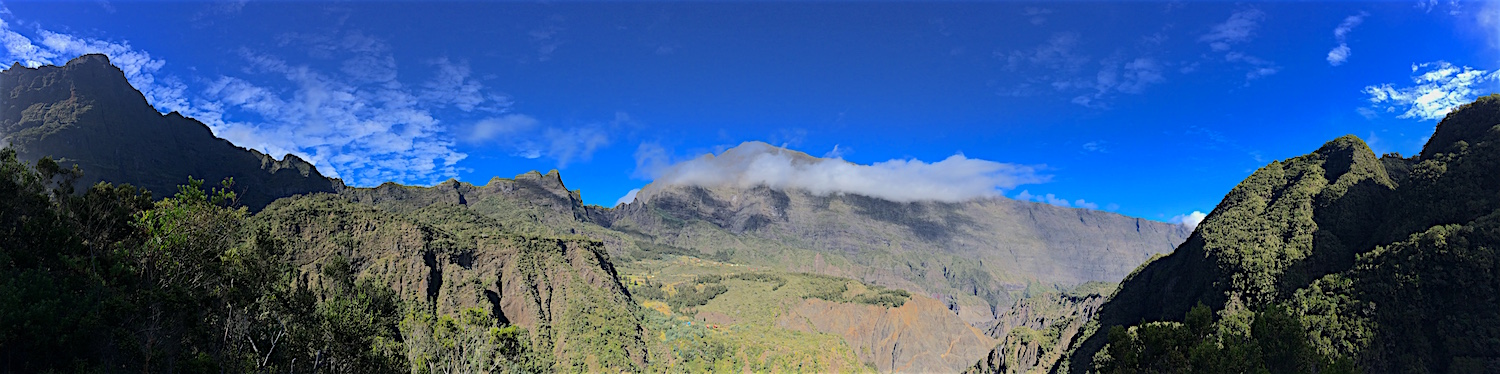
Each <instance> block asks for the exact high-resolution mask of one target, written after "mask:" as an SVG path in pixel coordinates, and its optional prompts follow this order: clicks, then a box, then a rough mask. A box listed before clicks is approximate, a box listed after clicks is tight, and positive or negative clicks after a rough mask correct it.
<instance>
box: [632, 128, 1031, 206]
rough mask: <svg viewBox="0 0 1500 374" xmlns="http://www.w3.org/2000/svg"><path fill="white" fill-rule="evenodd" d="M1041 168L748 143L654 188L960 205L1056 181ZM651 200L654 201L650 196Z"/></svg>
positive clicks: (691, 165) (676, 171)
mask: <svg viewBox="0 0 1500 374" xmlns="http://www.w3.org/2000/svg"><path fill="white" fill-rule="evenodd" d="M643 149H644V147H643ZM641 153H642V152H637V154H638V155H640V154H641ZM646 153H647V154H648V155H649V154H650V152H646ZM1038 168H1039V167H1038V166H1028V165H1016V164H1006V163H999V162H994V161H987V160H980V159H971V158H968V157H964V156H963V155H962V154H956V155H953V156H951V157H948V158H947V159H944V160H942V161H938V162H933V163H927V162H923V161H920V160H890V161H885V162H878V163H875V164H873V165H860V164H854V163H850V162H846V161H843V160H832V159H821V158H815V157H812V156H808V155H806V154H803V153H800V152H795V151H791V150H787V149H785V148H780V147H775V146H772V145H769V144H766V143H761V142H747V143H744V144H741V145H740V146H738V147H735V148H732V149H729V150H727V151H724V152H723V153H721V154H719V155H718V156H714V155H711V154H706V155H703V156H702V157H699V158H696V159H692V160H688V161H685V162H681V163H677V164H674V165H671V166H669V167H667V168H665V169H664V170H662V171H661V172H660V175H658V176H657V177H656V180H655V181H654V182H653V183H652V185H656V184H658V183H660V184H662V185H691V186H734V187H739V188H750V187H754V186H760V185H764V186H767V187H771V188H775V189H798V190H805V191H808V192H810V193H813V194H816V195H829V194H857V195H865V196H870V197H876V198H881V199H886V200H891V201H898V202H912V201H942V202H958V201H965V200H970V199H977V198H987V197H994V196H999V191H1000V190H1002V189H1009V188H1014V187H1016V186H1018V185H1022V184H1033V183H1042V182H1046V181H1047V180H1048V179H1050V177H1049V176H1045V175H1039V174H1038V173H1037V170H1038ZM648 188H649V187H648ZM645 196H647V198H648V199H649V196H650V193H649V190H648V193H646V194H645Z"/></svg>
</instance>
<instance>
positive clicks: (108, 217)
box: [0, 150, 405, 373]
mask: <svg viewBox="0 0 1500 374" xmlns="http://www.w3.org/2000/svg"><path fill="white" fill-rule="evenodd" d="M78 175H80V172H79V171H78V170H76V169H75V170H64V169H61V168H60V167H58V165H57V164H56V163H55V162H53V161H51V160H50V159H43V160H41V161H39V162H37V164H36V166H35V167H34V168H33V167H30V166H28V165H26V164H23V163H21V162H20V161H19V160H18V159H17V158H16V155H15V153H14V152H12V151H9V150H5V151H0V201H5V202H6V204H0V352H3V353H0V371H21V372H35V371H147V372H153V371H188V372H219V371H231V372H246V371H277V372H281V371H289V370H298V371H334V372H354V373H358V372H390V371H395V370H400V369H401V368H404V366H405V363H404V362H403V361H404V358H403V356H402V355H400V354H399V347H400V346H401V338H400V336H399V334H398V333H397V330H396V322H397V321H398V319H397V318H398V317H399V313H398V310H399V309H397V305H398V304H397V302H396V300H395V298H394V295H393V294H392V293H391V292H390V291H389V290H388V289H385V288H383V287H382V286H379V285H375V284H372V283H368V282H356V281H354V280H353V278H352V274H348V273H342V274H340V273H338V269H325V271H327V272H329V275H332V276H333V277H331V279H340V281H339V282H334V284H330V285H327V287H326V289H314V288H312V287H309V285H308V284H306V283H304V282H300V281H299V279H298V277H296V276H295V273H294V272H293V271H292V269H290V268H289V267H288V266H286V265H285V264H284V263H282V262H281V261H279V260H278V256H279V255H280V247H279V245H278V243H277V241H276V240H273V239H271V238H267V237H264V236H257V235H254V234H248V235H247V234H246V233H244V232H242V231H241V222H242V221H243V220H244V218H245V216H246V215H247V212H246V210H245V209H244V208H237V207H234V206H235V203H234V201H235V195H234V193H233V192H230V190H229V188H228V187H229V184H231V183H233V182H232V180H226V181H225V183H224V187H222V188H212V189H207V190H205V189H204V188H203V181H201V180H194V179H189V184H188V185H185V186H182V188H181V189H180V192H179V193H178V194H177V195H176V196H174V197H171V198H167V199H164V200H161V201H158V202H155V203H152V202H151V199H150V196H149V194H147V193H144V192H141V191H139V190H137V189H135V188H133V187H130V186H128V185H125V186H112V185H109V184H103V183H101V184H97V185H94V186H92V187H90V188H89V189H88V190H87V191H85V192H83V193H82V194H75V193H73V191H72V186H71V181H72V180H73V179H74V178H76V177H77V176H78Z"/></svg>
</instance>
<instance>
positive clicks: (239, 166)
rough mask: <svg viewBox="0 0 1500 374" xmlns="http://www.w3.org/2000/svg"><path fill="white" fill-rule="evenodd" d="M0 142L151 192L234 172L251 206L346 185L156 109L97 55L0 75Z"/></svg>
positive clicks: (87, 178)
mask: <svg viewBox="0 0 1500 374" xmlns="http://www.w3.org/2000/svg"><path fill="white" fill-rule="evenodd" d="M0 144H8V145H9V146H10V147H13V148H14V149H15V150H16V151H17V154H18V155H19V156H20V157H21V158H22V159H23V160H27V161H35V160H36V159H40V158H42V157H48V156H50V157H52V158H54V159H57V160H59V161H62V162H63V164H64V165H70V164H76V165H78V166H79V167H81V168H82V169H83V170H84V175H83V178H81V180H80V181H79V182H80V185H82V186H87V185H89V184H92V183H93V182H96V181H107V182H113V183H129V184H132V185H136V186H139V187H143V188H145V189H147V190H149V191H151V192H152V193H153V194H154V195H155V196H158V197H162V196H171V195H172V194H173V193H176V192H177V186H178V185H180V184H183V183H185V182H186V181H187V178H188V177H189V176H192V177H194V178H198V179H205V180H207V181H209V183H210V184H217V183H218V182H219V181H220V180H222V179H224V178H226V177H234V179H235V182H236V188H235V190H236V191H237V192H239V196H240V197H241V201H242V203H243V204H245V205H246V206H249V207H251V209H260V207H263V206H265V205H266V204H269V203H270V202H271V201H272V200H275V199H277V198H281V197H285V196H291V195H296V194H303V193H310V192H333V191H336V190H338V189H340V188H342V187H343V184H342V182H340V181H338V180H331V179H328V178H325V177H323V175H322V174H319V173H318V171H317V170H316V169H315V168H314V167H313V166H312V165H311V164H308V163H307V162H306V161H303V160H301V159H299V158H297V157H295V156H290V155H288V156H286V157H285V158H283V159H281V160H276V159H274V158H272V157H270V156H267V155H264V154H261V153H259V152H256V151H253V150H246V149H244V148H240V147H237V146H235V145H233V144H230V143H229V142H228V141H225V140H223V139H219V138H216V137H214V136H213V134H212V132H210V131H209V129H208V127H207V126H204V125H203V123H201V122H198V121H196V120H193V119H190V118H184V117H183V116H181V115H179V114H177V113H175V112H174V113H170V114H166V115H163V114H161V113H159V112H157V111H156V109H155V108H152V107H151V105H150V104H148V103H147V102H146V99H145V97H144V96H142V95H141V93H140V92H139V91H136V90H135V88H133V87H131V86H130V82H128V81H126V79H125V74H124V73H123V72H121V71H120V69H119V68H116V67H115V66H113V65H110V63H109V59H108V58H107V57H105V56H103V55H85V56H83V57H79V58H76V59H74V60H72V61H69V62H68V64H67V65H66V66H43V67H39V68H34V69H33V68H26V67H22V66H20V65H13V66H11V67H10V68H9V69H6V70H4V71H3V72H0Z"/></svg>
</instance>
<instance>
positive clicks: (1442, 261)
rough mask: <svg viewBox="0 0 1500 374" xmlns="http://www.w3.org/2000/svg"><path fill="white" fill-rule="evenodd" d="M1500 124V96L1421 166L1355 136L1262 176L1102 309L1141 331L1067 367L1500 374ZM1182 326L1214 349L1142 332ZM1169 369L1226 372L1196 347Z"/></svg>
mask: <svg viewBox="0 0 1500 374" xmlns="http://www.w3.org/2000/svg"><path fill="white" fill-rule="evenodd" d="M1497 124H1500V96H1490V97H1485V98H1481V99H1479V100H1478V101H1476V102H1474V103H1472V104H1468V105H1465V106H1463V107H1460V108H1458V109H1456V110H1454V111H1453V112H1452V113H1450V114H1449V115H1448V116H1447V118H1445V119H1444V120H1443V121H1442V122H1441V123H1440V124H1439V125H1438V127H1437V130H1436V131H1435V133H1434V134H1433V136H1432V138H1431V139H1432V140H1431V141H1429V142H1428V144H1427V145H1426V147H1425V148H1424V149H1423V152H1422V153H1421V154H1420V155H1417V156H1415V157H1412V158H1410V159H1402V158H1399V157H1395V156H1387V157H1385V158H1382V159H1376V158H1375V156H1374V154H1373V153H1371V152H1370V151H1369V149H1368V148H1367V147H1365V145H1364V143H1363V142H1361V141H1359V140H1358V139H1357V138H1354V137H1352V136H1346V137H1343V138H1339V139H1337V140H1334V141H1332V142H1329V143H1328V144H1327V145H1324V146H1323V147H1322V148H1320V149H1319V150H1318V151H1316V152H1314V153H1313V154H1310V155H1307V156H1302V157H1298V158H1294V159H1291V160H1287V161H1284V162H1273V163H1272V164H1271V165H1268V166H1266V167H1264V168H1262V169H1260V170H1258V171H1256V172H1255V173H1254V174H1253V175H1251V176H1250V177H1249V178H1247V179H1246V180H1245V181H1244V182H1242V183H1241V184H1240V185H1239V186H1236V187H1235V188H1234V190H1232V191H1230V193H1229V195H1227V196H1226V197H1225V199H1224V201H1223V202H1222V203H1220V204H1219V206H1218V207H1217V208H1215V209H1214V211H1213V213H1211V214H1209V216H1208V217H1207V218H1206V219H1205V220H1204V221H1203V223H1201V224H1200V225H1199V226H1198V230H1197V231H1195V232H1194V233H1193V236H1192V237H1190V238H1189V239H1188V241H1187V242H1186V243H1184V244H1183V245H1182V246H1180V247H1178V248H1177V250H1176V252H1174V253H1173V254H1172V255H1169V256H1166V257H1164V258H1161V259H1159V260H1156V261H1153V262H1151V263H1150V264H1147V265H1145V266H1143V267H1142V268H1141V269H1140V270H1139V271H1137V272H1136V273H1135V274H1133V275H1132V276H1130V277H1129V278H1127V279H1126V280H1125V281H1124V282H1123V283H1122V284H1121V286H1120V288H1119V289H1118V291H1117V292H1116V293H1115V295H1114V296H1113V297H1112V298H1111V299H1110V301H1108V302H1107V303H1106V304H1105V305H1104V307H1103V308H1102V310H1101V311H1100V316H1099V319H1098V321H1099V324H1100V325H1101V326H1104V327H1109V326H1129V327H1130V328H1129V329H1113V330H1118V331H1110V330H1112V329H1108V328H1101V329H1098V332H1097V333H1095V334H1093V335H1091V336H1089V337H1087V338H1086V339H1085V340H1083V341H1082V342H1081V344H1079V345H1078V346H1077V349H1076V351H1075V352H1073V353H1072V355H1071V357H1070V360H1069V362H1068V366H1067V367H1065V368H1063V369H1064V370H1069V371H1072V372H1083V371H1084V370H1089V369H1095V368H1097V369H1101V370H1103V371H1106V372H1112V371H1116V370H1125V371H1129V370H1133V369H1132V368H1142V367H1161V366H1153V365H1164V364H1165V363H1166V362H1168V361H1162V360H1169V359H1168V358H1166V357H1167V356H1163V355H1164V354H1166V353H1161V352H1189V351H1192V352H1198V350H1205V351H1204V352H1209V351H1215V350H1227V349H1231V348H1233V349H1239V348H1246V347H1248V348H1246V349H1248V350H1246V351H1243V352H1241V353H1242V354H1244V355H1245V356H1242V358H1243V359H1241V360H1239V361H1240V362H1242V363H1244V364H1245V365H1251V366H1250V367H1247V368H1248V369H1255V368H1256V367H1257V366H1254V365H1263V366H1258V367H1260V368H1265V369H1267V370H1271V371H1273V372H1281V371H1307V370H1317V368H1319V367H1321V368H1323V370H1334V371H1337V370H1340V369H1338V368H1341V367H1346V366H1341V365H1344V364H1341V362H1345V363H1350V364H1353V365H1354V366H1357V367H1360V368H1362V369H1363V370H1365V371H1368V372H1396V371H1402V372H1492V371H1494V370H1500V348H1497V346H1496V345H1495V344H1494V342H1495V341H1500V331H1497V330H1495V329H1494V328H1493V326H1495V325H1496V323H1497V322H1500V300H1497V299H1496V298H1495V296H1494V295H1496V294H1495V291H1496V290H1500V283H1497V280H1496V279H1497V278H1496V277H1495V276H1494V274H1495V271H1496V269H1500V255H1497V254H1496V250H1497V249H1500V218H1497V217H1500V173H1496V172H1495V170H1500V126H1497ZM1199 304H1201V305H1203V307H1204V310H1205V311H1204V312H1203V313H1200V314H1198V315H1199V316H1201V317H1198V319H1194V318H1195V317H1193V316H1194V313H1195V312H1190V310H1192V309H1194V305H1199ZM1208 311H1212V314H1211V315H1210V314H1207V313H1208ZM1184 319H1186V324H1185V325H1184V324H1183V323H1179V322H1174V321H1184ZM1142 321H1145V322H1152V321H1166V322H1162V323H1146V324H1142V323H1141V322H1142ZM1208 322H1211V324H1205V323H1208ZM1183 326H1186V327H1183ZM1193 326H1199V327H1193ZM1278 326H1281V327H1278ZM1202 327H1206V328H1208V330H1202V329H1201V328H1202ZM1181 328H1187V329H1188V330H1192V331H1196V332H1195V333H1193V334H1195V336H1198V337H1200V338H1201V339H1202V340H1205V341H1209V342H1216V343H1215V344H1217V346H1207V347H1200V348H1194V347H1195V346H1194V344H1198V343H1196V342H1191V341H1193V340H1199V339H1188V341H1182V342H1178V343H1163V342H1165V341H1170V340H1158V341H1155V342H1151V341H1148V340H1145V338H1144V337H1145V336H1147V334H1148V333H1149V334H1163V333H1166V332H1164V331H1185V330H1179V329H1181ZM1242 329H1243V330H1242ZM1245 330H1248V331H1245ZM1270 331H1280V332H1279V333H1271V332H1270ZM1105 332H1108V334H1106V333H1105ZM1106 345H1108V346H1109V347H1108V348H1106ZM1216 347H1217V348H1216ZM1276 349H1289V350H1284V351H1276ZM1132 352H1135V353H1132ZM1144 352H1158V353H1144ZM1278 352H1279V353H1278ZM1096 353H1097V354H1096ZM1273 353H1274V354H1273ZM1137 354H1140V355H1137ZM1277 354H1282V355H1281V356H1277ZM1122 355H1123V356H1122ZM1168 356H1169V355H1168ZM1096 361H1098V362H1096ZM1173 362H1176V363H1175V364H1171V365H1168V366H1169V367H1179V368H1181V367H1183V365H1186V366H1188V367H1192V368H1194V369H1193V370H1204V368H1209V367H1220V366H1216V365H1220V364H1223V362H1219V363H1214V361H1213V359H1212V355H1203V356H1199V355H1197V354H1196V353H1194V354H1190V355H1187V357H1186V359H1185V360H1181V361H1173ZM1136 365H1140V366H1136Z"/></svg>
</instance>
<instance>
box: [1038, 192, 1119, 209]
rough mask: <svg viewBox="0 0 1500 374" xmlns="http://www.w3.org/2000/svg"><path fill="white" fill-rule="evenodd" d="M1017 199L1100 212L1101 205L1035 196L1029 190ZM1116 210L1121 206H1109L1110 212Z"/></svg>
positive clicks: (1045, 195) (1050, 195) (1055, 197)
mask: <svg viewBox="0 0 1500 374" xmlns="http://www.w3.org/2000/svg"><path fill="white" fill-rule="evenodd" d="M1015 199H1016V200H1021V201H1035V202H1039V203H1044V204H1050V205H1056V206H1060V207H1069V208H1083V209H1093V210H1099V203H1094V202H1089V201H1084V200H1083V199H1077V200H1073V201H1068V199H1064V198H1061V197H1057V195H1053V194H1050V193H1049V194H1044V195H1033V194H1032V193H1031V191H1028V190H1022V191H1021V193H1018V194H1016V197H1015ZM1116 209H1120V206H1119V205H1118V204H1109V210H1116Z"/></svg>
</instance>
